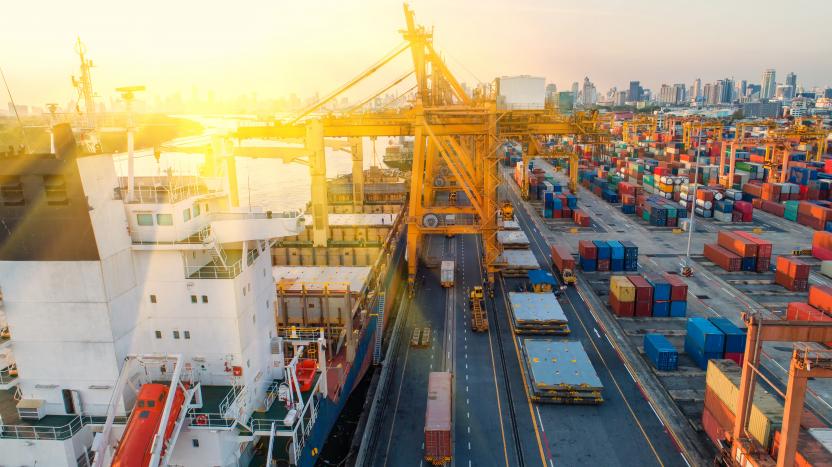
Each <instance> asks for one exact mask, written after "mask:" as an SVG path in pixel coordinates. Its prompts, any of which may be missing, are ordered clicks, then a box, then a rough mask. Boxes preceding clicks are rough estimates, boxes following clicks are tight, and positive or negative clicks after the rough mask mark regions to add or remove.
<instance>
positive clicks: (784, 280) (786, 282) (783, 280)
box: [774, 271, 809, 292]
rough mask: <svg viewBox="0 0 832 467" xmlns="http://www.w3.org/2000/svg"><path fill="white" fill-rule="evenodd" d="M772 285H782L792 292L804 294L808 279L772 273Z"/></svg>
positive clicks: (782, 273)
mask: <svg viewBox="0 0 832 467" xmlns="http://www.w3.org/2000/svg"><path fill="white" fill-rule="evenodd" d="M774 283H775V284H779V285H782V286H783V287H785V288H786V289H788V290H791V291H793V292H805V291H806V290H807V289H808V288H809V280H808V279H798V278H795V277H790V276H789V275H788V274H787V273H785V272H782V271H777V272H775V273H774Z"/></svg>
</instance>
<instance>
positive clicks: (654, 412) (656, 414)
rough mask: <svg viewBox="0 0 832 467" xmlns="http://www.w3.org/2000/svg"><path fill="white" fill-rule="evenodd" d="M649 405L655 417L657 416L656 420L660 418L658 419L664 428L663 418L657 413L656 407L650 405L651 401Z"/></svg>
mask: <svg viewBox="0 0 832 467" xmlns="http://www.w3.org/2000/svg"><path fill="white" fill-rule="evenodd" d="M647 405H649V406H650V410H652V411H653V415H655V416H656V418H658V419H659V423H661V424H662V427H664V422H663V421H662V419H661V417H659V414H658V413H657V412H656V408H655V407H653V404H652V403H650V401H647Z"/></svg>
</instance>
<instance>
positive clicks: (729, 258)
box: [703, 243, 742, 272]
mask: <svg viewBox="0 0 832 467" xmlns="http://www.w3.org/2000/svg"><path fill="white" fill-rule="evenodd" d="M703 253H704V255H705V258H707V259H709V260H711V261H712V262H713V263H714V264H716V265H717V266H719V267H721V268H722V269H724V270H726V271H729V272H731V271H739V270H740V269H741V268H742V257H740V256H737V255H736V254H735V253H733V252H731V251H729V250H726V249H725V248H722V247H721V246H719V245H717V244H716V243H706V244H705V250H704V252H703Z"/></svg>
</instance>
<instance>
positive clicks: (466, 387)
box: [465, 378, 468, 392]
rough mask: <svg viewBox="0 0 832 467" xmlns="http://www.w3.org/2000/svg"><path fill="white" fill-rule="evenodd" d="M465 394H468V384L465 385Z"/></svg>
mask: <svg viewBox="0 0 832 467" xmlns="http://www.w3.org/2000/svg"><path fill="white" fill-rule="evenodd" d="M466 379H468V378H466ZM465 392H468V385H467V384H466V385H465Z"/></svg>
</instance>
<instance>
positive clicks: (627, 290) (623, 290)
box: [610, 276, 636, 302]
mask: <svg viewBox="0 0 832 467" xmlns="http://www.w3.org/2000/svg"><path fill="white" fill-rule="evenodd" d="M610 294H611V295H615V298H617V299H618V301H621V302H634V301H636V286H634V285H633V283H632V282H630V279H628V278H627V276H612V277H610Z"/></svg>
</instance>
